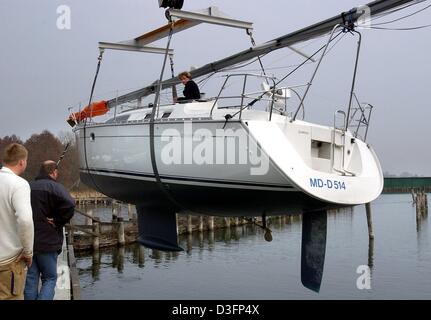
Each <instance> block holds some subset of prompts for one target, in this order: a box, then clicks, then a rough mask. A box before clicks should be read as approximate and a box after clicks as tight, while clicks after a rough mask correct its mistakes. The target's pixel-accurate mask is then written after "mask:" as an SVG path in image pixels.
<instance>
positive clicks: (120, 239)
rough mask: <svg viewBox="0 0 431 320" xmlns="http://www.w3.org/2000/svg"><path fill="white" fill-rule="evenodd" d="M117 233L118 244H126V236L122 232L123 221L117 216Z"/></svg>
mask: <svg viewBox="0 0 431 320" xmlns="http://www.w3.org/2000/svg"><path fill="white" fill-rule="evenodd" d="M117 235H118V244H119V245H120V246H124V245H125V244H126V237H125V234H124V222H123V218H121V217H120V218H118V229H117Z"/></svg>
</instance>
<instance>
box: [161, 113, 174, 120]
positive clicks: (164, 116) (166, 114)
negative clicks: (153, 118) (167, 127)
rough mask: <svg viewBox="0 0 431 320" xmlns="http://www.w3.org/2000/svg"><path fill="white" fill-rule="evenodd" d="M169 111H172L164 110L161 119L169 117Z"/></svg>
mask: <svg viewBox="0 0 431 320" xmlns="http://www.w3.org/2000/svg"><path fill="white" fill-rule="evenodd" d="M171 113H172V112H165V113H164V114H163V115H162V119H165V118H169V116H170V115H171Z"/></svg>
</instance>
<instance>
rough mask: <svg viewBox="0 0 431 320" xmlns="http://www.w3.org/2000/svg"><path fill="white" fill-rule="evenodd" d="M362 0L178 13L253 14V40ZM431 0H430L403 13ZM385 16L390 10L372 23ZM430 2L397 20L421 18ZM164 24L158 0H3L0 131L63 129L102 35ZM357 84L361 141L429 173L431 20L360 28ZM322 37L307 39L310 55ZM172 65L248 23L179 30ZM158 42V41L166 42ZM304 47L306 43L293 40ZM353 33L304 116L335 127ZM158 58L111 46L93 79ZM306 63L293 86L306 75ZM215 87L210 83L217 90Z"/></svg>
mask: <svg viewBox="0 0 431 320" xmlns="http://www.w3.org/2000/svg"><path fill="white" fill-rule="evenodd" d="M360 4H363V3H361V2H359V1H355V0H343V1H340V0H325V1H320V0H291V1H286V0H265V1H260V0H259V1H258V0H247V1H239V0H237V1H228V0H212V1H210V0H185V5H184V8H183V9H184V10H190V11H192V10H198V9H202V8H205V7H208V6H210V5H212V6H217V7H219V9H220V10H222V11H224V12H225V13H227V14H228V15H229V16H231V17H233V18H238V19H243V20H247V21H252V22H254V28H255V31H254V37H255V39H256V42H257V43H263V42H266V41H269V40H271V39H273V38H275V37H278V36H281V35H284V34H287V33H289V32H292V31H295V30H296V29H299V28H302V27H305V26H308V25H310V24H313V23H315V22H318V21H320V20H322V19H326V18H329V17H332V16H334V15H336V14H339V13H341V12H342V11H347V10H349V9H351V8H352V7H355V6H357V5H360ZM428 4H430V1H425V2H424V3H422V4H419V5H418V6H415V7H412V8H410V9H406V10H405V11H404V12H401V13H400V14H399V15H396V16H394V17H399V16H402V15H405V14H407V13H410V12H413V11H416V10H417V9H419V8H421V7H424V6H426V5H428ZM60 5H67V6H69V7H70V9H71V29H70V30H60V29H59V28H58V27H57V20H58V17H59V14H58V13H57V9H58V7H59V6H60ZM386 20H392V19H391V16H390V17H387V18H382V19H381V20H379V21H386ZM429 21H431V10H425V11H424V12H421V13H419V14H417V15H415V16H414V17H412V18H409V19H405V20H403V21H400V22H397V23H394V24H392V25H391V26H395V27H406V26H408V27H410V26H418V25H425V24H427V23H429ZM165 23H166V19H165V17H164V10H163V9H160V8H159V7H158V1H156V0H91V1H88V0H87V1H84V0H69V1H68V0H62V1H56V0H43V1H34V0H1V1H0V35H1V50H0V56H1V59H0V70H1V72H0V94H1V97H0V108H1V115H0V136H5V135H11V134H16V135H18V136H20V137H21V138H22V139H27V138H28V137H29V136H30V135H31V134H33V133H39V132H41V131H42V130H44V129H48V130H50V131H51V132H53V133H55V134H58V133H59V132H60V131H66V130H70V127H68V125H67V124H66V122H65V119H66V117H67V114H68V113H67V108H68V107H69V106H75V107H76V106H77V105H78V104H79V102H82V103H83V104H84V105H85V101H88V96H89V93H90V86H91V83H92V80H93V77H94V72H95V67H96V62H97V56H98V48H97V43H98V42H99V41H111V42H117V41H122V40H128V39H132V38H134V37H136V36H138V35H140V34H143V33H145V32H147V31H150V30H152V29H154V28H157V27H160V26H161V25H163V24H165ZM362 34H363V46H362V51H361V58H360V69H359V72H358V83H357V92H358V95H359V97H360V98H361V100H363V101H367V102H370V103H372V104H373V105H374V106H375V111H374V114H373V117H372V120H371V127H370V131H369V137H368V142H369V143H370V144H371V145H373V147H374V148H375V150H376V152H377V154H378V155H379V157H380V159H381V162H382V166H383V169H384V171H389V172H391V173H398V174H399V173H401V172H403V171H409V172H411V173H417V174H422V175H427V176H431V143H430V141H429V139H430V137H431V125H430V121H431V108H430V107H431V106H430V105H431V103H430V101H431V96H430V95H431V94H430V93H431V81H430V77H431V63H430V61H429V57H430V54H429V52H430V49H431V42H430V39H431V37H430V35H431V29H422V30H416V31H382V30H364V31H362ZM323 41H324V39H321V41H320V42H318V41H317V42H315V43H312V44H309V45H308V46H306V47H304V48H303V50H304V51H306V52H308V53H312V52H313V50H314V49H315V48H317V47H318V46H319V45H322V44H323ZM172 44H173V47H174V49H175V69H176V71H177V72H179V71H182V70H186V69H189V68H190V66H201V65H203V64H206V63H208V62H211V61H214V60H218V59H221V58H223V57H225V56H227V55H230V54H233V53H236V52H238V51H241V50H244V49H246V48H248V47H250V40H249V38H248V37H247V36H246V35H245V32H244V31H242V30H238V29H225V28H221V27H219V26H203V25H201V26H198V27H196V28H195V29H193V30H188V31H186V32H184V33H182V34H179V35H177V36H174V39H173V43H172ZM156 45H159V46H164V45H165V41H159V42H158V43H156ZM298 46H299V47H302V46H303V45H298ZM354 53H355V39H354V37H352V36H346V37H345V39H343V40H342V41H340V43H339V44H338V45H337V47H336V48H334V50H333V51H332V52H331V54H330V55H329V56H328V58H327V59H326V60H325V61H324V64H323V65H322V68H321V72H320V73H319V75H318V77H317V79H316V82H315V84H314V85H313V87H312V90H311V91H310V98H309V99H308V100H307V103H306V106H307V109H306V110H307V118H306V120H309V121H313V122H318V123H322V124H332V121H333V120H332V118H333V113H334V111H335V110H337V109H340V108H344V107H345V106H346V104H347V101H348V94H349V86H350V81H351V75H352V70H353V62H354ZM298 61H300V59H299V58H298V57H297V56H296V55H291V52H289V50H288V49H284V50H282V51H280V52H278V53H276V54H274V55H272V56H268V57H265V59H264V63H265V65H266V66H268V68H271V69H270V70H271V71H270V72H271V74H272V73H273V74H274V75H277V76H279V77H282V76H283V75H284V74H285V73H287V72H288V71H289V70H290V69H272V68H276V67H284V66H288V65H290V64H294V63H298ZM161 63H162V56H152V55H148V54H143V53H125V52H112V51H111V52H107V53H105V55H104V60H103V64H102V69H101V72H100V76H99V81H98V83H97V88H96V96H97V98H103V99H108V98H112V97H113V96H115V94H116V91H117V90H118V91H119V93H120V94H122V93H126V92H128V91H131V90H134V89H137V88H140V87H143V86H145V85H147V84H149V83H151V82H153V81H154V80H156V78H157V77H158V74H159V70H160V67H161ZM311 71H312V69H311V68H310V67H308V69H307V68H306V69H305V70H304V72H303V73H301V74H299V75H298V76H296V77H293V78H292V80H291V81H292V82H289V83H288V84H290V85H294V84H297V83H304V82H306V81H308V80H307V79H308V78H309V77H310V75H311ZM212 90H213V88H208V91H212Z"/></svg>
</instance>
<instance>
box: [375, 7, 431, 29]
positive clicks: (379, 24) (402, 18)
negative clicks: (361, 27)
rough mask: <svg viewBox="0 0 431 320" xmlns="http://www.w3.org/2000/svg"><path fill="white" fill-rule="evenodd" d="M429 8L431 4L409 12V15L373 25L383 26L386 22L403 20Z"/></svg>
mask: <svg viewBox="0 0 431 320" xmlns="http://www.w3.org/2000/svg"><path fill="white" fill-rule="evenodd" d="M429 8H431V4H429V5H427V6H426V7H424V8H422V9H420V10H418V11H415V12H413V13H410V14H408V15H405V16H403V17H400V18H397V19H394V20H390V21H385V22H380V23H376V24H373V26H381V25H384V24H389V23H393V22H397V21H401V20H404V19H407V18H409V17H412V16H414V15H416V14H418V13H420V12H422V11H425V10H427V9H429Z"/></svg>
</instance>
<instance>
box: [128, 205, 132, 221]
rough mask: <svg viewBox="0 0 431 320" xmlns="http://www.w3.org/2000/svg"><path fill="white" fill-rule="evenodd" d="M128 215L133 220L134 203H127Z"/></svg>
mask: <svg viewBox="0 0 431 320" xmlns="http://www.w3.org/2000/svg"><path fill="white" fill-rule="evenodd" d="M127 216H128V217H129V221H132V220H133V210H132V205H131V204H130V203H129V204H127Z"/></svg>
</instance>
